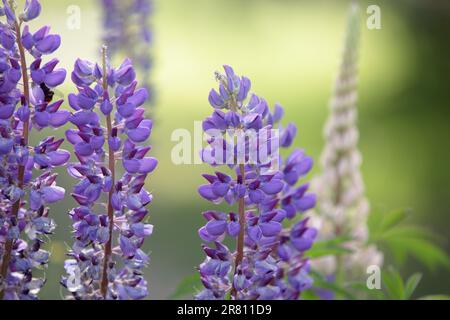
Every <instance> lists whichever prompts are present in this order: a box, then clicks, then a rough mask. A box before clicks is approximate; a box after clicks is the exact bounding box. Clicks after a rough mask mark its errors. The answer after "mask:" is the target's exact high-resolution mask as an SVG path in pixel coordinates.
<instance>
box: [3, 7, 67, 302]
mask: <svg viewBox="0 0 450 320" xmlns="http://www.w3.org/2000/svg"><path fill="white" fill-rule="evenodd" d="M2 4H3V5H2V6H1V7H0V13H1V14H2V15H6V22H5V23H4V22H0V39H1V40H0V161H1V162H2V166H1V168H0V257H1V261H0V299H24V300H29V299H37V295H38V293H39V291H40V289H41V288H42V286H43V285H44V283H45V280H44V279H41V278H37V277H36V276H35V274H34V273H33V272H34V269H35V268H42V267H45V266H46V265H47V262H48V258H49V255H50V254H49V252H47V251H45V250H44V249H42V246H43V243H44V240H45V239H46V238H47V237H48V235H49V234H51V233H52V232H53V230H54V228H55V224H54V222H53V220H52V219H51V218H50V217H49V208H48V205H49V204H52V203H55V202H58V201H60V200H62V199H63V198H64V195H65V190H64V189H63V188H61V187H58V186H57V185H56V178H57V174H55V173H52V170H53V168H55V167H58V166H63V165H64V164H65V163H66V162H67V161H68V160H69V153H68V152H67V151H65V150H62V149H60V146H61V144H62V142H63V139H55V138H54V137H47V138H45V139H44V140H42V141H40V142H39V143H38V144H37V145H36V146H34V147H33V146H30V145H29V136H30V134H32V131H33V129H36V130H41V129H43V128H47V127H48V128H58V127H60V126H62V125H64V124H65V123H66V122H67V121H68V118H69V114H68V112H66V111H61V110H59V108H60V106H61V105H62V103H63V101H62V100H59V101H53V90H54V88H55V87H57V86H59V85H60V84H62V83H63V82H64V80H65V77H66V71H65V70H64V69H57V68H56V67H57V64H58V60H57V59H53V60H50V61H46V60H47V59H44V56H45V55H48V54H50V53H52V52H54V51H55V50H56V49H58V47H59V44H60V40H59V36H58V35H54V34H50V27H48V26H45V27H43V28H41V29H39V30H38V31H36V32H35V33H34V34H33V35H32V34H31V32H30V29H29V27H28V26H27V25H24V23H25V22H28V21H31V20H33V19H35V18H37V17H38V16H39V14H40V12H41V4H40V3H39V1H37V0H27V1H26V2H25V6H24V9H23V12H21V13H20V14H17V13H16V4H15V3H14V1H6V0H3V1H2ZM22 26H23V27H22ZM27 53H28V54H29V55H31V57H32V58H33V59H32V61H31V63H30V64H28V63H29V61H27V59H28V58H29V56H28V55H27ZM28 70H30V73H29V71H28Z"/></svg>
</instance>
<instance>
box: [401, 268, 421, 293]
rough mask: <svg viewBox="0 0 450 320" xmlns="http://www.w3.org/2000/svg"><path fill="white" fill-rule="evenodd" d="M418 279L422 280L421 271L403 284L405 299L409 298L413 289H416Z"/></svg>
mask: <svg viewBox="0 0 450 320" xmlns="http://www.w3.org/2000/svg"><path fill="white" fill-rule="evenodd" d="M420 280H422V274H421V273H415V274H413V275H412V276H411V277H409V279H408V280H407V281H406V284H405V299H410V298H411V296H412V295H413V293H414V291H416V288H417V286H418V285H419V282H420Z"/></svg>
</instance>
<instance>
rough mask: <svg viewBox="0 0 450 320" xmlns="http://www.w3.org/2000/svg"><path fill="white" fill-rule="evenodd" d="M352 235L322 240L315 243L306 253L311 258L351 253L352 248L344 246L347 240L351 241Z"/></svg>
mask: <svg viewBox="0 0 450 320" xmlns="http://www.w3.org/2000/svg"><path fill="white" fill-rule="evenodd" d="M350 239H351V238H350V237H336V238H333V239H330V240H321V241H317V242H315V243H314V245H313V246H312V248H311V249H309V250H308V251H307V253H306V256H307V257H309V258H320V257H324V256H330V255H336V256H338V255H341V254H346V253H351V252H352V250H350V249H348V248H345V247H344V246H342V244H344V243H345V242H347V241H349V240H350Z"/></svg>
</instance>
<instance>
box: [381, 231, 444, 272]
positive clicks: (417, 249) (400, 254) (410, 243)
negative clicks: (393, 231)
mask: <svg viewBox="0 0 450 320" xmlns="http://www.w3.org/2000/svg"><path fill="white" fill-rule="evenodd" d="M386 245H387V246H388V247H389V248H390V250H391V251H392V253H393V255H394V257H395V258H396V259H397V261H399V263H402V262H404V261H405V259H406V255H407V254H409V255H411V256H413V257H415V258H416V259H417V260H419V261H420V262H422V263H423V264H424V265H425V266H426V267H427V268H429V269H430V270H435V269H436V267H437V266H443V267H446V268H450V259H449V257H448V256H447V254H446V253H445V252H444V251H443V250H442V249H441V248H439V247H438V246H436V245H435V244H434V243H432V242H431V241H429V240H426V239H421V238H413V237H396V238H392V239H390V240H389V241H387V242H386Z"/></svg>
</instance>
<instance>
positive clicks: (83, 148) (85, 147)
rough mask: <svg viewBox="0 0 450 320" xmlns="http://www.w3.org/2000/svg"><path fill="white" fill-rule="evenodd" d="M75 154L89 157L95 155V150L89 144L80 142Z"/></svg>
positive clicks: (76, 146)
mask: <svg viewBox="0 0 450 320" xmlns="http://www.w3.org/2000/svg"><path fill="white" fill-rule="evenodd" d="M75 153H77V154H78V155H80V156H83V157H87V156H90V155H92V154H93V153H94V149H93V148H92V146H91V145H90V144H89V143H87V142H84V141H83V142H80V143H77V144H76V145H75Z"/></svg>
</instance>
